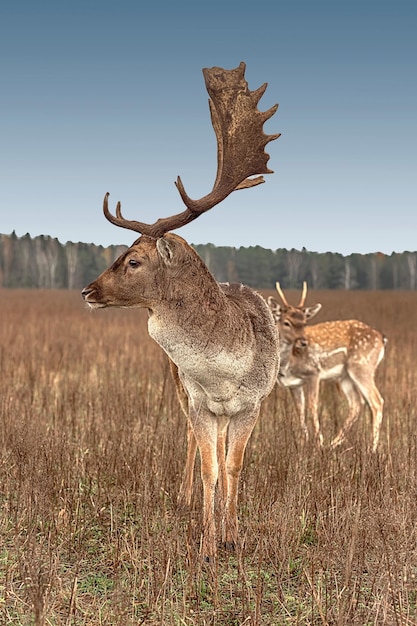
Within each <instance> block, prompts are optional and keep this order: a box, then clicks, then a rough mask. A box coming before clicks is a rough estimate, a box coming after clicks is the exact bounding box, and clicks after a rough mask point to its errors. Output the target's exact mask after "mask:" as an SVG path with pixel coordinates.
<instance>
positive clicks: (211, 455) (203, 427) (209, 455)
mask: <svg viewBox="0 0 417 626" xmlns="http://www.w3.org/2000/svg"><path fill="white" fill-rule="evenodd" d="M193 428H194V435H195V440H196V443H197V446H198V449H199V451H200V458H201V480H202V482H203V534H202V541H201V555H202V557H203V559H204V560H205V561H207V562H209V563H210V562H212V561H213V560H214V558H215V557H216V554H217V544H216V523H215V516H214V496H215V490H216V484H217V478H218V462H217V420H216V418H215V416H213V415H212V414H211V413H210V412H203V411H202V410H200V412H199V413H198V414H197V415H196V416H195V418H194V419H193Z"/></svg>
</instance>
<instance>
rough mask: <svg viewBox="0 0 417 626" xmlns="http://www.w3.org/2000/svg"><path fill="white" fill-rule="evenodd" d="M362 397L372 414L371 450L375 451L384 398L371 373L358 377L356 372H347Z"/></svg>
mask: <svg viewBox="0 0 417 626" xmlns="http://www.w3.org/2000/svg"><path fill="white" fill-rule="evenodd" d="M349 373H350V375H351V377H352V378H353V380H354V381H355V384H356V385H357V387H358V388H359V390H360V392H361V393H362V395H363V397H364V398H365V400H366V401H367V403H368V405H369V408H370V410H371V414H372V452H376V449H377V447H378V443H379V433H380V430H381V423H382V416H383V408H384V399H383V397H382V396H381V394H380V393H379V391H378V388H377V386H376V384H375V380H374V378H373V376H372V375H368V376H366V377H365V376H361V377H359V376H358V375H357V374H356V373H353V372H349Z"/></svg>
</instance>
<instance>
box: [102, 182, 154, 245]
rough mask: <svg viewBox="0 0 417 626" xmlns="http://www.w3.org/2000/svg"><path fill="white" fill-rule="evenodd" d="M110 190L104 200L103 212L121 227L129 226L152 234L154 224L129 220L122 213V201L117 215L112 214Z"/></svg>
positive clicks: (117, 207) (118, 206)
mask: <svg viewBox="0 0 417 626" xmlns="http://www.w3.org/2000/svg"><path fill="white" fill-rule="evenodd" d="M109 195H110V194H109V192H107V193H106V195H105V196H104V200H103V213H104V215H105V217H106V219H108V220H109V222H111V223H112V224H114V225H115V226H120V227H121V228H128V229H129V230H134V231H135V232H137V233H141V234H142V235H150V236H151V237H152V234H151V230H152V226H150V225H149V224H144V223H143V222H137V221H136V220H127V219H125V218H124V217H123V215H122V205H121V204H120V202H118V203H117V205H116V215H112V214H111V213H110V211H109Z"/></svg>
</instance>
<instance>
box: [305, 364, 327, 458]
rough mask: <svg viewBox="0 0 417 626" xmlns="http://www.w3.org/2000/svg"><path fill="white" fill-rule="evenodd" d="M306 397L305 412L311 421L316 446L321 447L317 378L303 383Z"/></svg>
mask: <svg viewBox="0 0 417 626" xmlns="http://www.w3.org/2000/svg"><path fill="white" fill-rule="evenodd" d="M305 386H306V396H307V411H308V414H309V415H311V418H312V420H313V427H314V435H315V438H316V442H317V444H318V445H319V446H320V447H321V446H323V435H322V433H321V429H320V420H319V390H320V381H319V378H318V376H311V377H310V378H309V379H308V380H307V381H306V383H305Z"/></svg>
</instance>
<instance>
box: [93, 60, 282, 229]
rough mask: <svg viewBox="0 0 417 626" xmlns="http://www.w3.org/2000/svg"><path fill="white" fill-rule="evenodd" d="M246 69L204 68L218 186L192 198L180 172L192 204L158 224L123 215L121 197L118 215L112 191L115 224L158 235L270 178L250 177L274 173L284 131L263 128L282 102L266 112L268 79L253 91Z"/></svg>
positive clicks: (109, 216)
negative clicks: (262, 104)
mask: <svg viewBox="0 0 417 626" xmlns="http://www.w3.org/2000/svg"><path fill="white" fill-rule="evenodd" d="M245 69H246V65H245V63H243V62H242V63H240V65H239V67H237V68H235V69H233V70H224V69H222V68H221V67H212V68H210V69H203V75H204V79H205V83H206V88H207V91H208V94H209V96H210V100H209V105H210V113H211V121H212V125H213V128H214V131H215V133H216V137H217V176H216V180H215V183H214V186H213V189H212V191H211V192H210V193H209V194H208V195H206V196H204V197H203V198H200V200H192V199H191V198H189V196H188V195H187V193H186V191H185V189H184V185H183V183H182V181H181V178H180V177H179V176H178V178H177V181H176V183H175V185H176V187H177V189H178V191H179V193H180V196H181V198H182V200H183V202H184V204H185V206H186V207H187V208H186V209H185V211H183V212H182V213H178V214H177V215H172V216H171V217H166V218H160V219H158V220H157V221H156V222H155V223H154V224H144V223H143V222H137V221H136V220H127V219H125V218H124V217H123V216H122V212H121V205H120V202H118V203H117V206H116V215H115V216H114V215H112V214H111V213H110V211H109V208H108V196H109V194H108V193H107V194H106V195H105V197H104V202H103V211H104V215H105V216H106V218H107V219H108V220H109V221H110V222H111V223H112V224H115V225H116V226H121V227H122V228H128V229H130V230H133V231H136V232H139V233H142V234H143V235H149V236H150V237H155V238H158V237H161V236H162V235H164V234H165V233H167V232H168V231H171V230H174V229H176V228H179V227H180V226H184V225H185V224H188V223H189V222H192V221H193V220H195V219H196V218H197V217H198V216H199V215H201V214H202V213H204V212H205V211H208V210H209V209H211V208H213V207H214V206H215V205H216V204H219V203H220V202H222V200H224V199H225V198H226V197H227V196H228V195H229V194H231V193H232V191H235V190H236V189H246V188H247V187H254V186H255V185H259V184H260V183H263V182H265V181H264V178H263V176H257V177H256V178H249V177H250V176H255V175H257V174H272V173H273V172H272V170H270V169H268V167H267V163H268V160H269V155H268V154H266V152H265V151H264V149H265V146H266V145H267V144H268V143H269V142H270V141H273V140H274V139H277V138H278V137H279V136H280V133H278V134H276V135H266V134H265V133H264V132H263V124H264V123H265V122H266V120H268V119H270V118H271V117H272V116H273V115H274V113H275V112H276V110H277V109H278V105H277V104H275V105H274V106H273V107H271V108H270V109H269V110H268V111H265V112H261V111H259V110H258V109H257V104H258V102H259V100H260V99H261V97H262V96H263V94H264V93H265V90H266V88H267V83H264V84H263V85H262V86H261V87H259V89H257V90H256V91H250V90H249V89H248V84H247V82H246V80H245V78H244V74H245Z"/></svg>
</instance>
